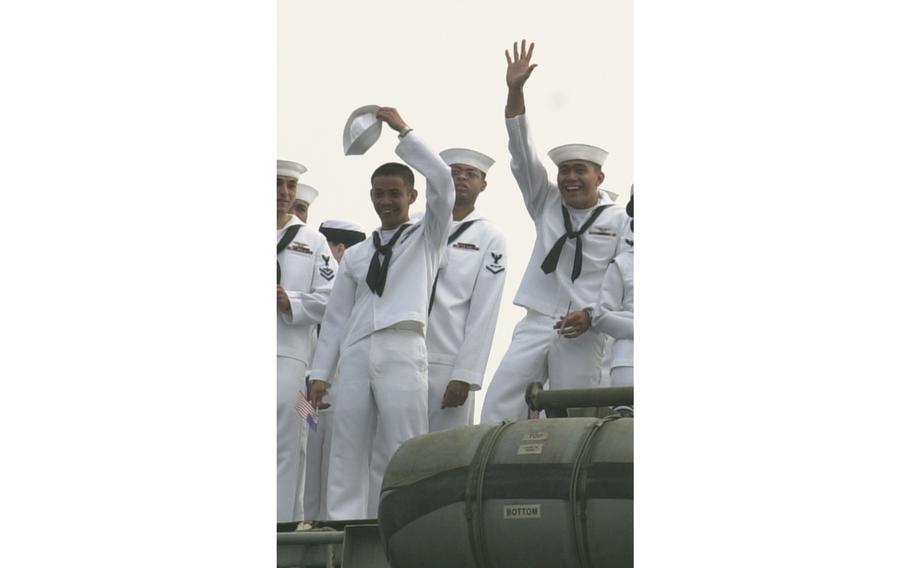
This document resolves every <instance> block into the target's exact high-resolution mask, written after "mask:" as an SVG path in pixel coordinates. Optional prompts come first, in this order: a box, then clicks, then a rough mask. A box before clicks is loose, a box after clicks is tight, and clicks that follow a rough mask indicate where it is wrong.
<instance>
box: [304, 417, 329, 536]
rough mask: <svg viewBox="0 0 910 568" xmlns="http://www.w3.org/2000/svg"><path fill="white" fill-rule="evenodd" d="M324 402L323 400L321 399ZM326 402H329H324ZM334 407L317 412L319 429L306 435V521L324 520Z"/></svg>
mask: <svg viewBox="0 0 910 568" xmlns="http://www.w3.org/2000/svg"><path fill="white" fill-rule="evenodd" d="M323 400H325V399H323ZM325 401H326V402H331V401H328V400H325ZM334 416H335V407H334V405H332V407H330V408H326V409H325V410H320V411H319V427H318V428H316V431H315V432H310V433H309V434H308V435H307V442H306V443H307V446H306V485H305V487H304V488H305V491H304V499H303V510H304V511H306V519H307V520H308V521H309V520H320V521H324V520H325V519H326V501H325V490H326V479H327V478H328V475H329V451H330V448H331V447H332V420H333V418H334Z"/></svg>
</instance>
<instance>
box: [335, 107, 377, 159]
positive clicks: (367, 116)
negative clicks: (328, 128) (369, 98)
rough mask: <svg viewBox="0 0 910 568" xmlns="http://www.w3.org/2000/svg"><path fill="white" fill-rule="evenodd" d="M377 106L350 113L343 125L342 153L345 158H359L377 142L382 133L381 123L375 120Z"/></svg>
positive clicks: (361, 108)
mask: <svg viewBox="0 0 910 568" xmlns="http://www.w3.org/2000/svg"><path fill="white" fill-rule="evenodd" d="M378 110H379V107H378V106H377V105H366V106H362V107H360V108H359V109H357V110H355V111H354V112H352V113H351V116H349V117H348V121H347V123H345V125H344V136H343V137H342V142H343V144H344V153H345V155H346V156H359V155H361V154H363V153H365V152H366V151H367V150H369V149H370V147H372V146H373V144H375V143H376V141H377V140H379V135H380V134H381V133H382V121H381V120H379V119H378V118H376V111H378Z"/></svg>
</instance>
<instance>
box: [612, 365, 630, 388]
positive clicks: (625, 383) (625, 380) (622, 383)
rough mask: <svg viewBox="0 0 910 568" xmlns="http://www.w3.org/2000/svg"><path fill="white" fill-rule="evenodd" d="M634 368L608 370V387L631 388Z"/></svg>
mask: <svg viewBox="0 0 910 568" xmlns="http://www.w3.org/2000/svg"><path fill="white" fill-rule="evenodd" d="M634 370H635V369H634V367H613V368H612V369H610V386H614V387H631V386H634V382H635V376H634Z"/></svg>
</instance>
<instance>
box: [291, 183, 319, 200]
mask: <svg viewBox="0 0 910 568" xmlns="http://www.w3.org/2000/svg"><path fill="white" fill-rule="evenodd" d="M317 197H319V191H317V190H316V188H315V187H313V186H311V185H307V184H305V183H298V184H297V195H295V196H294V199H295V200H296V199H299V200H301V201H306V202H307V203H309V204H310V205H312V204H313V202H314V201H316V198H317Z"/></svg>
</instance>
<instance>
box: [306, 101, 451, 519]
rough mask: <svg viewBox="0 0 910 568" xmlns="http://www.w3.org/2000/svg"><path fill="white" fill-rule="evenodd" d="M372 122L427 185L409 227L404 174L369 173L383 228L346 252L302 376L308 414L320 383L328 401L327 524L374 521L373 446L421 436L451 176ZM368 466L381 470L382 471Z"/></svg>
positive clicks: (429, 154) (392, 115)
mask: <svg viewBox="0 0 910 568" xmlns="http://www.w3.org/2000/svg"><path fill="white" fill-rule="evenodd" d="M376 117H377V118H379V119H380V120H383V121H385V122H386V123H387V124H388V125H389V126H390V127H391V128H392V129H394V130H397V131H398V132H399V133H400V134H399V138H400V139H401V142H400V143H399V144H398V146H397V148H396V149H395V152H396V153H397V154H398V156H400V157H401V158H402V159H403V160H404V161H405V162H407V163H408V164H410V165H411V166H412V167H413V168H414V169H416V170H417V171H418V172H420V173H421V174H422V175H423V176H424V177H425V178H426V180H427V206H426V215H425V216H424V217H423V219H422V220H420V221H419V222H417V223H415V224H410V223H408V211H409V208H410V205H411V204H412V203H414V201H415V200H416V199H417V191H416V190H415V189H414V178H413V173H412V172H411V169H410V168H408V167H407V166H405V165H403V164H397V163H391V164H384V165H382V166H380V167H379V168H378V169H377V170H376V171H374V172H373V176H372V178H371V184H372V189H371V190H370V198H371V200H372V202H373V207H374V209H375V211H376V213H377V214H378V215H379V219H380V221H381V222H382V226H381V228H380V229H378V230H376V231H374V232H373V234H372V236H371V237H370V238H367V240H365V241H364V242H362V243H360V244H358V245H355V246H353V247H352V248H350V249H348V250H347V252H346V253H345V256H344V262H342V263H341V267H340V269H339V274H338V277H337V282H336V283H335V288H334V289H333V291H332V296H331V298H330V300H329V304H328V307H327V308H326V314H325V319H324V320H323V323H322V330H321V332H320V335H319V341H318V344H317V347H316V356H315V360H314V364H313V369H312V371H311V373H310V382H309V389H310V390H309V396H310V400H311V402H312V403H313V404H314V405H317V406H318V405H319V403H321V401H322V398H323V395H324V393H325V390H326V388H327V382H329V381H331V383H332V389H333V391H334V395H335V399H334V403H333V407H334V408H335V417H334V420H333V429H332V446H331V451H330V453H329V472H328V488H327V495H326V498H327V502H328V518H329V519H331V520H338V519H358V518H370V517H375V516H376V513H377V511H376V510H372V509H373V507H370V506H369V504H368V496H369V492H370V456H371V455H372V454H373V451H372V449H373V446H374V445H376V446H378V447H377V452H376V453H377V454H378V455H381V456H391V455H392V454H393V453H394V452H395V450H397V449H398V447H399V446H400V445H401V444H402V443H404V442H405V441H406V440H408V439H410V438H412V437H414V436H417V435H420V434H425V433H426V432H427V351H426V341H425V328H426V322H427V304H428V301H429V293H430V287H431V285H432V283H433V278H434V277H435V275H436V272H437V270H438V269H439V263H440V259H441V258H442V256H443V254H444V249H445V245H446V238H447V237H448V235H449V233H450V228H451V225H452V206H453V204H454V202H455V186H454V184H453V182H452V173H451V170H450V169H449V167H448V166H447V165H446V164H445V162H443V161H442V160H441V159H440V158H439V156H438V155H437V154H436V153H435V152H434V151H433V150H431V149H430V148H429V147H428V146H427V145H426V144H425V143H424V142H423V141H421V140H420V139H419V137H418V136H417V135H415V134H414V133H413V132H412V130H411V128H409V127H408V126H407V124H405V122H404V121H403V120H402V119H401V116H400V115H399V114H398V111H397V110H395V109H393V108H388V107H384V108H380V109H379V110H378V111H377V113H376ZM336 367H337V371H338V374H337V377H335V370H336ZM333 377H335V378H333ZM374 434H375V436H374ZM377 465H378V469H379V470H380V471H383V472H384V471H385V465H386V464H377Z"/></svg>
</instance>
